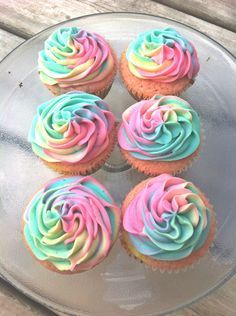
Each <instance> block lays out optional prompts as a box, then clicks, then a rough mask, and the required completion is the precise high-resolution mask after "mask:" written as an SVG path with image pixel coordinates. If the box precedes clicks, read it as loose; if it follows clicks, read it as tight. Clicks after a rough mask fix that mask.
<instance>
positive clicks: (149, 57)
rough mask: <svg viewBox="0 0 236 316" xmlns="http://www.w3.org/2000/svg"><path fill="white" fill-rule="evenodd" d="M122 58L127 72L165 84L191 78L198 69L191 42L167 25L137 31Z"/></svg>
mask: <svg viewBox="0 0 236 316" xmlns="http://www.w3.org/2000/svg"><path fill="white" fill-rule="evenodd" d="M126 58H127V60H128V65H129V69H130V71H131V73H132V74H133V75H134V76H136V77H138V78H141V79H152V80H156V81H159V82H167V83H168V82H173V81H176V80H178V79H181V78H183V77H185V76H187V77H188V78H189V79H193V78H194V77H195V76H196V75H197V73H198V71H199V62H198V57H197V53H196V50H195V48H194V46H193V44H192V43H191V42H190V41H188V40H187V39H186V38H184V37H183V36H182V35H180V34H179V33H178V32H177V31H176V30H175V29H173V28H170V27H166V28H164V29H154V30H149V31H146V32H144V33H141V34H139V35H138V37H137V38H136V39H135V40H133V41H132V42H131V43H130V45H129V46H128V49H127V52H126Z"/></svg>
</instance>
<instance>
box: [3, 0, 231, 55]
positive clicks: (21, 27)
mask: <svg viewBox="0 0 236 316" xmlns="http://www.w3.org/2000/svg"><path fill="white" fill-rule="evenodd" d="M115 11H126V12H128V11H133V12H142V13H149V14H154V15H159V16H162V17H168V18H170V19H174V20H178V21H180V22H182V23H185V24H187V25H190V26H192V27H194V28H196V29H198V30H199V31H201V32H203V33H205V34H207V35H209V36H210V37H212V38H214V39H215V40H216V41H218V42H219V43H220V44H222V45H223V46H227V48H228V49H229V50H230V51H231V52H232V53H233V54H235V55H236V45H235V43H236V34H235V33H233V32H231V31H229V30H226V29H224V28H221V27H219V26H217V25H214V24H211V23H209V22H206V21H203V20H201V19H198V18H196V17H193V16H191V15H186V14H185V13H183V12H180V11H177V10H175V9H172V8H170V7H167V6H165V5H162V4H159V3H156V2H154V1H150V0H143V1H136V0H131V1H126V0H119V1H111V0H102V1H97V0H83V1H77V0H60V1H57V2H56V1H44V0H37V1H32V0H10V1H5V0H0V27H1V28H3V29H5V30H11V32H14V33H15V34H17V35H19V36H21V37H23V38H29V37H31V36H32V35H33V34H35V33H37V32H39V31H41V30H43V29H44V28H46V27H48V26H50V25H53V24H56V23H58V22H61V21H64V20H67V19H70V18H73V17H78V16H82V15H86V14H92V13H98V12H115Z"/></svg>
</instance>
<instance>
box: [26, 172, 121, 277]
mask: <svg viewBox="0 0 236 316" xmlns="http://www.w3.org/2000/svg"><path fill="white" fill-rule="evenodd" d="M23 221H24V238H25V241H26V242H27V244H28V246H29V247H30V250H31V251H32V253H33V254H34V256H35V257H36V258H37V259H38V260H42V261H48V262H49V263H50V264H52V265H53V266H54V267H55V268H56V269H58V270H60V271H73V270H75V269H76V272H80V271H84V270H88V269H90V268H92V267H94V266H95V265H96V264H98V263H99V262H100V261H102V260H103V259H104V257H106V256H107V254H108V252H109V250H110V248H111V246H112V244H113V243H114V241H115V239H116V237H117V234H118V231H119V225H120V210H119V208H118V207H117V206H116V205H115V204H114V201H113V199H112V197H111V196H110V194H109V193H108V192H107V190H106V189H105V188H104V187H103V186H102V185H101V184H100V183H99V182H98V181H96V180H95V179H94V178H92V177H89V176H88V177H69V178H59V179H54V180H52V181H51V182H49V183H47V184H46V185H45V187H44V188H42V189H41V190H40V191H38V192H37V194H36V195H35V196H34V197H33V198H32V200H31V201H30V203H29V204H28V206H27V208H26V210H25V213H24V216H23Z"/></svg>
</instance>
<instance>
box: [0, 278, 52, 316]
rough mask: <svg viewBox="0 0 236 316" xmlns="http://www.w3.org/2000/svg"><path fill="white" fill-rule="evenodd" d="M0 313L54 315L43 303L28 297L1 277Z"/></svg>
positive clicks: (7, 314) (16, 315)
mask: <svg viewBox="0 0 236 316" xmlns="http://www.w3.org/2000/svg"><path fill="white" fill-rule="evenodd" d="M0 306H1V309H0V315H1V316H9V315H10V316H22V315H24V316H53V315H55V314H54V313H53V312H51V311H48V310H47V309H45V308H44V307H42V306H41V305H39V304H37V303H35V302H33V301H32V300H30V299H28V298H27V297H26V296H24V295H23V294H21V293H20V292H18V291H17V290H15V289H14V288H13V287H12V286H10V285H9V284H7V283H6V282H5V281H3V280H1V279H0Z"/></svg>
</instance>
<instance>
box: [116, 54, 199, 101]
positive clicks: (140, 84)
mask: <svg viewBox="0 0 236 316" xmlns="http://www.w3.org/2000/svg"><path fill="white" fill-rule="evenodd" d="M120 74H121V78H122V81H123V82H124V84H125V86H126V88H127V90H128V91H129V93H130V94H131V95H132V96H133V98H134V99H136V100H137V101H141V100H144V99H151V98H152V97H153V96H154V95H156V94H157V95H180V94H181V93H182V92H183V91H184V90H185V89H187V88H188V87H189V86H191V85H192V84H193V83H194V80H193V79H189V78H188V77H184V78H181V79H179V80H176V81H174V82H170V83H162V82H158V81H155V80H151V79H141V78H137V77H135V76H134V75H133V74H132V73H131V72H130V70H129V66H128V61H127V59H126V51H124V52H123V53H122V55H121V59H120Z"/></svg>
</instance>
